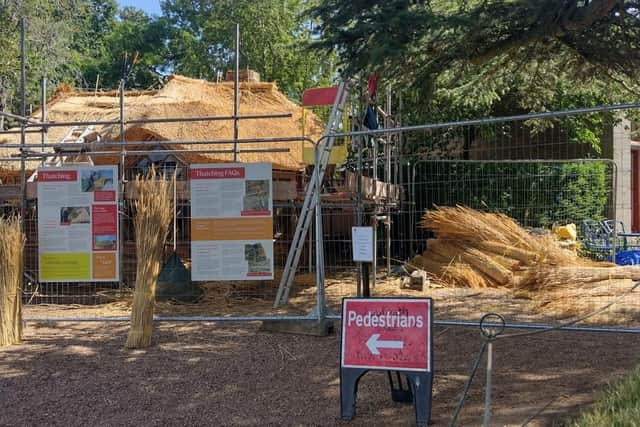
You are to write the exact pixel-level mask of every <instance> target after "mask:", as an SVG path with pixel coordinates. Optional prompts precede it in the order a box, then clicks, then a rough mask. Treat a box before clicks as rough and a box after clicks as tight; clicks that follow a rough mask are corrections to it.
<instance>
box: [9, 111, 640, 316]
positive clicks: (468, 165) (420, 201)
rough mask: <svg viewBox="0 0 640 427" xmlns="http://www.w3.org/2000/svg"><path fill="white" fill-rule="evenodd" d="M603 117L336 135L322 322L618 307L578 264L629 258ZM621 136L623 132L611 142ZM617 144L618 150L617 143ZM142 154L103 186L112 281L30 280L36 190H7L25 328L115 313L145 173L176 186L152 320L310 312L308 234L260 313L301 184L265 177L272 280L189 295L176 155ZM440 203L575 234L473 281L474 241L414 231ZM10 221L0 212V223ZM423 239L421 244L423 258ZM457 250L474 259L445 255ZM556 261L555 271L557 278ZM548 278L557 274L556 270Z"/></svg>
mask: <svg viewBox="0 0 640 427" xmlns="http://www.w3.org/2000/svg"><path fill="white" fill-rule="evenodd" d="M593 115H596V116H598V117H600V118H602V119H603V120H601V122H602V123H605V124H606V125H603V126H602V129H601V135H599V140H598V141H595V142H594V141H587V143H584V142H581V141H580V140H579V139H577V137H576V135H575V132H574V130H573V129H574V127H575V123H576V122H577V121H578V122H579V121H580V120H582V119H585V117H586V116H589V117H593ZM567 117H570V118H571V120H568V119H567ZM610 117H611V113H610V112H609V108H604V109H603V111H601V112H598V111H596V112H593V111H589V112H588V113H580V112H576V113H572V114H569V113H565V112H560V113H557V115H555V116H554V115H553V114H551V113H544V115H543V117H542V118H541V117H539V116H536V115H532V116H524V117H523V116H518V117H515V118H504V119H502V120H499V119H487V120H478V121H467V122H460V123H449V124H434V125H424V126H417V127H407V128H402V127H400V128H394V129H388V130H385V131H382V130H381V131H376V132H369V133H367V132H352V133H348V134H344V136H349V137H350V139H351V143H352V144H354V148H353V149H352V151H353V153H354V156H355V159H357V157H358V156H361V159H360V160H359V161H358V160H349V161H348V162H347V163H345V164H343V165H337V166H335V167H333V166H332V167H331V168H330V169H329V171H328V172H327V174H326V176H325V180H324V183H323V189H322V195H321V206H322V228H323V235H322V246H323V248H324V253H323V255H324V282H323V285H324V287H323V290H324V294H325V298H326V299H325V303H326V305H327V307H328V308H329V310H330V311H329V312H328V315H329V317H330V318H332V317H333V315H332V314H331V312H334V313H339V310H340V300H341V299H342V298H343V297H347V296H355V295H362V294H363V293H365V292H366V289H368V290H369V292H370V294H371V295H373V296H403V295H404V296H430V297H432V298H434V308H435V314H436V318H437V319H439V321H442V322H454V323H455V322H459V323H460V324H464V323H465V322H474V321H477V319H478V316H479V315H480V314H481V313H483V312H486V311H499V312H501V313H503V314H505V317H506V318H507V321H508V322H516V323H518V322H528V323H530V324H540V323H545V324H559V323H561V322H562V321H564V320H566V319H567V318H570V317H571V316H574V315H580V314H583V313H585V312H588V311H590V310H594V309H597V308H598V307H600V306H602V305H605V304H607V303H608V302H610V301H612V300H613V299H616V298H618V297H619V296H620V295H621V294H624V293H625V292H626V291H628V290H629V289H631V286H632V285H631V283H632V282H631V278H630V277H627V276H625V274H626V273H619V272H617V271H614V270H607V271H606V272H605V271H600V270H594V268H595V269H597V268H604V266H603V265H596V264H593V265H590V264H589V263H590V262H591V261H589V260H594V261H603V260H604V261H606V260H613V259H615V256H616V254H617V253H619V252H622V251H628V250H633V247H634V244H635V242H634V236H631V235H628V236H625V234H629V233H624V232H623V231H629V228H630V227H631V214H632V199H631V196H630V194H631V186H630V184H629V182H628V181H629V180H630V178H629V177H630V174H631V170H630V163H631V162H630V156H631V154H632V153H631V150H630V148H629V149H628V150H627V149H626V148H625V147H629V145H621V144H624V137H625V132H626V131H624V129H625V126H627V127H628V123H627V124H625V123H622V124H620V122H617V121H612V120H609V118H610ZM605 119H607V120H608V121H607V120H605ZM607 126H608V127H607ZM621 126H622V129H623V131H620V130H619V129H620V128H621ZM627 133H628V132H627ZM621 135H622V139H620V138H621ZM626 141H627V144H628V137H627V139H626ZM124 144H125V145H126V144H127V143H124ZM152 151H154V150H153V149H152V150H150V154H149V155H147V156H145V155H143V154H141V153H137V152H136V153H135V154H126V153H125V162H124V164H126V165H128V166H127V168H126V169H125V170H124V173H123V171H122V170H118V176H119V177H123V176H124V177H125V180H126V181H125V182H122V181H121V180H120V181H119V184H120V188H121V191H120V193H119V194H120V200H119V203H118V206H119V215H120V230H119V234H120V241H121V247H120V254H119V257H120V258H119V261H120V272H121V280H118V281H114V282H100V283H96V282H87V283H83V282H74V283H65V282H51V281H47V282H46V283H41V282H40V281H39V280H38V277H39V265H38V233H37V230H38V227H37V224H38V222H37V221H38V200H37V197H36V192H35V186H36V183H35V182H24V183H17V184H16V183H14V184H13V185H14V186H16V185H18V191H19V192H20V194H24V195H25V197H26V200H25V209H24V213H25V217H24V224H25V233H26V235H27V245H26V251H27V253H26V265H25V283H24V286H23V290H22V291H23V297H24V301H25V302H26V303H27V305H28V308H27V310H26V313H27V316H30V317H32V318H88V319H102V318H113V319H116V318H123V317H126V316H128V314H129V310H130V303H131V296H132V289H133V288H134V287H135V270H136V268H135V267H136V262H137V259H138V258H139V257H140V256H143V255H141V254H139V253H136V250H135V241H134V238H133V236H134V234H133V219H134V218H135V194H134V192H133V190H132V189H133V187H132V185H133V184H132V183H133V180H134V179H135V177H136V176H138V175H140V174H145V173H147V172H148V170H149V168H150V166H151V165H152V164H153V165H155V167H156V168H158V170H159V172H160V173H164V175H165V178H166V179H173V177H174V176H175V179H176V185H175V188H174V190H173V191H174V194H173V199H174V201H175V206H176V208H175V213H174V219H173V221H172V225H171V227H170V230H169V233H168V236H167V242H166V246H165V265H164V267H165V268H164V270H163V272H162V274H161V280H160V284H159V289H161V290H162V292H160V294H161V295H160V296H159V298H158V306H157V309H156V313H157V314H158V315H159V316H163V317H167V318H184V319H201V318H202V319H207V318H209V319H210V318H218V317H225V318H237V319H241V320H242V319H245V320H253V319H257V318H262V317H264V318H265V319H266V318H274V319H289V318H291V319H294V318H298V317H297V316H305V315H307V314H308V313H312V312H314V309H315V308H316V306H317V303H318V299H317V292H316V283H317V277H316V268H315V264H316V257H315V250H316V249H315V248H316V240H317V236H315V235H314V234H315V233H314V231H313V230H314V229H315V228H314V227H313V226H312V227H310V230H311V232H310V235H309V236H307V239H306V241H307V243H306V244H305V247H304V249H303V252H302V255H301V258H300V262H299V265H298V266H297V273H296V276H295V280H294V286H293V288H292V294H291V295H290V297H289V301H288V304H286V305H284V306H280V307H278V308H273V300H274V298H275V295H276V293H277V289H278V285H279V275H280V274H281V272H282V268H283V266H284V264H285V261H286V257H287V254H288V251H289V249H290V242H291V239H292V236H293V232H294V230H295V227H296V223H297V219H298V217H299V215H300V208H301V205H302V202H301V198H302V197H301V196H302V194H303V192H304V188H305V186H306V183H307V180H308V179H309V173H308V170H307V172H306V173H303V172H286V171H277V173H276V171H275V170H274V179H273V240H274V254H273V255H274V256H273V258H274V270H275V277H274V280H267V281H257V280H256V281H238V282H196V283H192V282H191V280H190V274H189V268H190V262H191V235H190V233H191V229H190V227H191V206H192V200H191V194H190V191H189V188H190V181H189V179H190V178H189V173H188V169H189V165H188V164H186V163H182V162H181V161H180V160H178V159H179V158H180V156H179V153H178V152H175V153H173V152H172V150H170V149H165V150H162V155H160V151H158V152H153V153H152ZM87 156H90V157H91V156H95V157H99V154H97V153H95V154H94V153H87ZM627 163H628V164H627ZM374 165H375V166H374ZM26 178H28V177H26ZM359 180H361V184H360V185H358V181H359ZM621 183H622V185H621ZM4 184H5V186H6V185H7V183H6V182H5V183H4ZM636 190H637V189H636ZM625 192H626V194H625ZM621 196H622V197H621ZM455 206H464V207H466V208H470V209H473V212H485V213H491V214H501V215H505V216H507V217H509V218H512V219H513V220H515V221H516V223H517V224H518V225H519V226H521V227H522V230H524V231H523V232H525V233H528V234H527V235H528V236H531V238H532V239H538V238H545V239H556V238H557V236H558V233H556V230H557V229H558V228H559V227H563V226H567V225H568V224H574V225H575V226H576V235H575V236H573V237H575V239H572V238H571V237H572V236H569V238H568V239H565V240H566V241H564V242H559V243H561V244H562V245H564V247H565V249H563V250H566V251H567V253H569V254H572V255H567V257H564V258H562V257H561V258H557V257H556V258H553V261H549V262H547V261H546V260H547V258H545V252H544V250H545V249H544V247H540V246H538V249H539V250H540V251H542V252H540V253H534V255H532V256H533V257H534V258H535V260H536V262H538V261H539V260H541V259H542V260H545V262H546V263H542V264H540V265H542V266H544V267H545V268H546V270H540V271H538V270H535V269H533V268H532V267H533V264H531V263H529V264H527V262H526V260H524V261H523V260H522V259H517V258H513V257H512V255H513V254H509V253H502V254H501V253H495V251H494V252H493V253H492V255H490V258H491V257H493V258H491V260H493V262H494V263H497V264H498V266H495V265H494V264H490V267H488V269H487V268H485V269H482V268H480V269H479V270H478V268H476V267H477V265H476V264H480V265H482V260H485V261H486V260H487V254H486V253H484V254H483V253H478V252H477V251H478V250H479V249H482V248H480V247H479V246H481V245H475V244H474V238H473V233H474V232H476V231H475V230H470V231H469V236H467V237H461V238H460V239H459V240H456V239H455V238H452V236H451V235H443V234H442V233H440V234H441V235H438V230H434V229H429V228H428V227H429V225H428V224H422V223H421V221H422V218H423V215H424V214H425V212H427V211H429V212H434V211H437V209H438V208H446V207H448V208H453V207H455ZM16 208H17V206H15V205H5V207H4V209H5V212H6V213H9V212H12V211H16ZM606 220H617V221H622V224H624V226H626V227H627V229H626V230H623V229H622V225H620V226H615V225H614V227H613V229H612V236H614V237H612V239H613V240H611V241H609V243H607V242H606V241H602V240H598V239H599V238H601V237H602V235H597V236H590V235H586V234H584V233H585V229H584V227H583V224H585V223H588V222H595V223H598V224H600V223H601V222H603V221H606ZM514 224H515V223H514ZM613 224H617V223H616V222H615V221H614V222H613ZM356 225H364V226H372V227H374V240H375V251H374V257H375V265H376V268H375V271H376V274H373V273H372V271H373V269H372V268H369V269H368V275H369V276H368V277H369V280H364V279H365V274H367V269H366V264H363V263H356V262H354V261H353V260H352V244H351V227H353V226H356ZM425 227H426V228H425ZM569 228H570V227H569ZM618 234H619V235H620V236H617V235H618ZM512 237H513V236H511V237H509V236H507V237H505V238H504V239H503V238H501V237H499V236H496V238H497V240H498V241H499V242H501V243H502V244H503V245H504V246H514V247H516V248H517V247H518V245H519V242H513V241H509V239H510V238H512ZM505 239H506V240H505ZM572 240H575V241H572ZM614 241H615V242H617V243H615V244H614V243H613V242H614ZM429 242H431V243H433V245H435V247H431V248H430V247H429ZM554 244H555V243H554ZM607 244H608V246H607ZM433 245H432V246H433ZM433 249H435V250H433ZM467 249H472V250H475V252H473V251H472V252H471V254H469V253H460V251H461V250H462V251H463V252H464V250H467ZM553 250H556V248H555V246H554V247H553ZM529 252H531V251H529ZM473 256H476V257H477V259H475V260H474V259H473ZM416 257H418V258H417V259H416ZM420 257H421V258H420ZM571 257H574V258H572V259H569V258H571ZM425 259H426V261H425ZM558 260H560V261H561V262H564V263H566V264H563V265H559V264H558V262H560V261H558ZM420 262H424V265H421V264H420ZM474 262H475V264H474ZM554 263H555V264H554ZM536 265H537V264H536ZM363 267H365V268H363ZM551 267H567V268H568V269H567V270H563V271H557V270H553V269H551ZM490 268H494V269H495V270H496V271H492V270H490ZM569 268H570V269H573V270H569ZM589 269H591V270H589ZM416 271H417V272H416ZM423 272H424V273H423ZM412 273H413V276H414V277H411V274H412ZM607 274H608V275H609V276H606V275H607ZM536 275H537V276H536ZM544 275H547V276H549V277H551V278H552V279H553V280H551V279H549V280H548V281H547V282H545V281H544V280H542V279H540V277H538V276H544ZM525 276H526V277H525ZM605 276H606V277H605ZM536 277H537V279H536V280H534V278H536ZM596 278H598V279H602V280H597V281H596V280H595V279H596ZM525 279H526V280H525ZM545 283H547V284H548V285H549V286H548V287H547V288H545V287H544V286H543V285H544V284H545ZM525 284H526V286H525ZM165 288H169V290H167V289H165ZM637 308H638V302H637V301H636V298H635V295H634V297H633V298H628V299H627V300H625V303H624V304H616V306H615V307H611V308H610V309H609V310H607V311H606V312H604V313H602V314H601V315H600V316H598V317H595V318H592V319H590V325H592V326H598V327H604V326H614V327H622V328H633V327H636V326H637V325H636V323H635V320H634V319H635V317H634V315H633V313H635V312H636V310H637ZM292 316H293V317H292ZM636 317H637V316H636Z"/></svg>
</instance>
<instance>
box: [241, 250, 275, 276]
mask: <svg viewBox="0 0 640 427" xmlns="http://www.w3.org/2000/svg"><path fill="white" fill-rule="evenodd" d="M244 259H245V260H246V261H247V263H248V267H249V273H267V272H270V271H271V260H270V259H269V258H268V257H267V252H266V251H265V250H264V246H262V243H248V244H245V245H244Z"/></svg>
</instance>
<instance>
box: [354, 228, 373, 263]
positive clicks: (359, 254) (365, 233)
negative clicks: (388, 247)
mask: <svg viewBox="0 0 640 427" xmlns="http://www.w3.org/2000/svg"><path fill="white" fill-rule="evenodd" d="M351 244H352V248H353V260H354V261H359V262H373V227H351Z"/></svg>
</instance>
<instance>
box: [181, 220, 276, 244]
mask: <svg viewBox="0 0 640 427" xmlns="http://www.w3.org/2000/svg"><path fill="white" fill-rule="evenodd" d="M268 239H273V220H272V219H271V218H247V217H244V218H192V219H191V240H196V241H198V240H268Z"/></svg>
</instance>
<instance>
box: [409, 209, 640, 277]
mask: <svg viewBox="0 0 640 427" xmlns="http://www.w3.org/2000/svg"><path fill="white" fill-rule="evenodd" d="M421 225H422V227H424V228H427V229H429V230H431V231H433V232H434V234H435V238H432V239H428V240H427V250H426V251H425V252H424V253H423V254H421V255H418V256H416V257H415V258H413V259H412V260H411V261H410V262H409V263H408V264H407V266H408V267H411V268H413V269H415V268H420V269H423V270H425V271H426V272H427V274H428V275H429V276H430V278H431V279H432V280H434V281H436V282H438V283H443V284H445V285H451V286H462V287H472V288H484V287H510V288H521V289H526V290H537V289H543V288H544V289H550V288H554V287H557V286H562V285H576V284H580V283H587V282H595V281H602V280H612V279H634V280H638V279H640V269H638V268H612V267H613V265H611V264H609V263H602V262H595V261H592V260H590V259H588V258H581V257H580V256H578V254H577V253H575V252H573V251H570V250H567V249H565V248H563V247H562V246H561V245H560V244H559V243H558V241H557V239H556V238H555V237H554V236H553V235H552V234H550V233H547V234H543V235H533V234H530V233H529V232H528V231H527V230H525V229H524V228H523V227H521V226H519V225H518V223H516V222H515V221H514V220H513V219H511V218H509V217H508V216H506V215H502V214H494V213H486V212H479V211H476V210H473V209H469V208H466V207H463V206H455V207H438V208H436V209H434V210H428V211H426V212H425V214H424V217H423V221H422V224H421Z"/></svg>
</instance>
